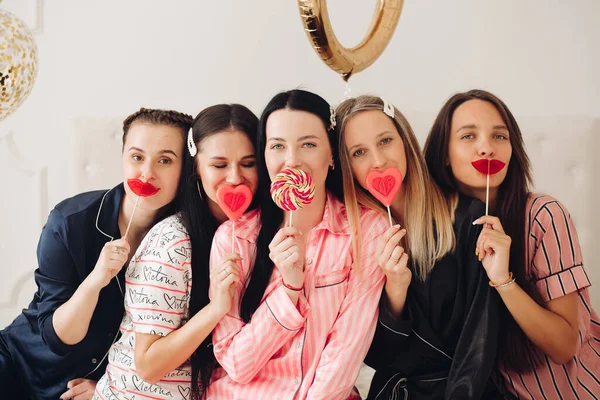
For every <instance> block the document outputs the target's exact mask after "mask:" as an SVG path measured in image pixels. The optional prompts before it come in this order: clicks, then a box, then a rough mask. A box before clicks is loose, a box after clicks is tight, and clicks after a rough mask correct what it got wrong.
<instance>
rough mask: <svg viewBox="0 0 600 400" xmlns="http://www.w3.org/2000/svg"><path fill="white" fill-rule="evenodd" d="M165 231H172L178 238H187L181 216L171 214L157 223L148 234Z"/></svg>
mask: <svg viewBox="0 0 600 400" xmlns="http://www.w3.org/2000/svg"><path fill="white" fill-rule="evenodd" d="M165 230H169V231H173V232H174V234H175V235H176V236H178V237H182V236H186V237H189V234H188V231H187V229H186V227H185V224H184V222H183V218H182V217H181V215H180V214H179V213H178V214H173V215H169V216H168V217H165V218H164V219H162V220H160V221H158V222H157V223H156V224H155V225H154V226H153V227H152V228H151V229H150V232H164V231H165Z"/></svg>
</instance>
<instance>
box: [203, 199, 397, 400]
mask: <svg viewBox="0 0 600 400" xmlns="http://www.w3.org/2000/svg"><path fill="white" fill-rule="evenodd" d="M360 223H361V229H362V252H363V253H362V259H361V261H360V270H359V271H356V270H354V269H353V265H354V258H353V254H352V240H351V238H352V236H351V233H350V232H351V230H350V227H349V224H348V221H347V218H346V212H345V207H344V205H343V203H341V202H340V201H338V200H337V199H335V198H334V197H333V196H331V195H328V197H327V202H326V205H325V212H324V215H323V220H322V222H321V223H320V224H319V225H317V226H316V227H315V228H313V229H312V230H311V232H310V233H309V234H308V235H307V238H306V240H307V243H306V255H305V257H306V258H305V267H306V275H305V280H304V290H303V291H302V293H301V294H300V298H299V300H298V303H297V305H296V306H294V304H293V303H292V301H291V300H290V299H289V297H288V295H287V294H286V292H285V289H284V287H283V286H282V283H281V282H282V280H281V274H280V273H279V271H278V270H277V267H274V269H273V274H272V276H271V280H270V282H269V284H268V286H267V288H266V290H265V294H264V296H263V299H262V301H261V304H260V306H259V307H258V309H257V310H256V312H255V313H254V315H253V316H252V319H251V320H250V322H249V323H247V324H246V323H244V322H243V320H242V319H241V318H240V316H239V304H240V300H241V295H242V294H241V292H242V286H241V285H236V293H235V298H234V306H232V309H231V311H230V312H229V313H228V314H227V315H226V316H225V317H224V318H223V319H222V320H221V322H220V323H219V324H218V325H217V327H216V328H215V330H214V332H213V343H214V351H215V356H216V359H217V361H218V362H219V364H220V365H221V366H222V367H223V369H220V370H218V371H217V372H216V373H215V376H214V379H213V383H212V384H211V385H210V386H209V391H208V399H211V400H215V399H254V400H258V399H277V400H283V399H306V398H309V399H327V400H335V399H346V398H348V397H349V396H351V391H352V388H353V385H354V382H355V380H356V378H357V376H358V372H359V369H360V366H361V363H362V361H363V359H364V357H365V355H366V353H367V350H368V348H369V345H370V344H371V340H372V338H373V334H374V332H375V324H376V322H377V313H378V303H379V298H380V295H381V291H382V287H383V284H384V277H385V276H384V274H383V272H382V271H381V269H380V268H379V266H378V265H377V261H376V254H375V252H376V247H377V242H378V240H379V237H380V235H381V234H382V233H383V232H384V231H385V230H386V228H387V219H386V218H385V216H383V215H382V214H380V213H378V212H375V211H372V210H366V209H361V218H360ZM259 229H260V215H259V211H257V210H255V211H252V212H250V213H247V214H246V215H244V216H243V217H242V218H241V219H240V220H239V221H238V222H237V223H236V226H235V249H234V251H235V252H237V253H238V254H240V255H241V256H242V257H243V260H242V261H241V273H242V281H243V284H244V285H245V284H246V283H247V282H248V280H249V278H250V273H251V268H252V264H253V262H254V257H255V250H256V238H257V236H258V233H259ZM231 232H232V224H231V222H226V223H225V224H223V225H221V227H220V228H219V230H218V231H217V233H216V235H215V238H214V241H213V245H212V250H211V265H216V264H218V263H219V262H220V260H221V259H222V258H223V256H224V255H225V254H227V253H231V250H232V249H231Z"/></svg>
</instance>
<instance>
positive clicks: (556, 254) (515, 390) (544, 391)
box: [499, 194, 600, 400]
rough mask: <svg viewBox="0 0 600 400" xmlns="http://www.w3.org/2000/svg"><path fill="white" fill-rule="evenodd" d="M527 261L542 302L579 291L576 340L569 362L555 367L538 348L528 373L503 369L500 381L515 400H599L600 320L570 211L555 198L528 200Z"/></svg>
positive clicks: (536, 196) (533, 196) (532, 197)
mask: <svg viewBox="0 0 600 400" xmlns="http://www.w3.org/2000/svg"><path fill="white" fill-rule="evenodd" d="M526 209H527V210H528V211H527V216H526V223H527V226H528V228H527V230H526V234H527V238H526V245H527V248H526V250H527V259H528V260H529V263H528V267H529V274H530V275H531V276H533V277H534V279H535V280H536V281H537V284H536V285H537V290H538V291H539V293H540V294H541V296H542V298H543V300H544V301H550V300H552V299H556V298H559V297H561V296H565V295H567V294H569V293H572V292H575V291H577V292H578V293H579V342H578V344H577V351H576V353H575V357H574V358H573V360H571V361H569V362H568V363H566V364H563V365H558V364H555V363H554V362H552V360H551V359H550V358H549V357H548V356H546V355H545V354H544V353H543V352H542V351H540V350H538V358H539V359H540V360H541V365H540V366H538V368H537V369H536V370H535V371H533V372H531V373H528V374H524V375H521V374H517V373H515V372H512V371H506V370H501V371H500V372H501V377H500V378H499V380H500V383H501V385H502V386H504V387H505V388H506V389H507V390H508V391H509V392H510V394H511V395H512V396H516V397H517V398H518V399H535V400H537V399H547V400H554V399H565V400H567V399H569V400H570V399H599V398H600V319H599V318H598V315H597V314H596V312H595V311H594V309H593V308H592V304H591V302H590V296H589V293H588V289H587V288H588V287H589V286H590V281H589V279H588V277H587V275H586V273H585V270H584V268H583V259H582V256H581V248H580V247H579V241H578V239H577V232H576V231H575V226H574V224H573V221H572V220H571V216H570V215H569V212H568V211H567V209H566V208H565V206H564V205H562V204H561V203H560V202H558V201H557V200H556V199H554V198H553V197H550V196H547V195H540V194H531V195H530V196H529V199H528V201H527V208H526Z"/></svg>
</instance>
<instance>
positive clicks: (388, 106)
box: [381, 98, 394, 119]
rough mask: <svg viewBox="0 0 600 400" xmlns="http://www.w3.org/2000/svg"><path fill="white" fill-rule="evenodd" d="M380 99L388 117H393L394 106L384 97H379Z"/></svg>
mask: <svg viewBox="0 0 600 400" xmlns="http://www.w3.org/2000/svg"><path fill="white" fill-rule="evenodd" d="M381 101H383V112H384V113H385V114H386V115H387V116H388V117H390V118H392V119H394V106H393V105H392V103H389V102H388V101H387V100H385V99H384V98H381Z"/></svg>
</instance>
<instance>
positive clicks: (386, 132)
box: [348, 130, 393, 153]
mask: <svg viewBox="0 0 600 400" xmlns="http://www.w3.org/2000/svg"><path fill="white" fill-rule="evenodd" d="M389 133H393V132H392V131H387V130H386V131H383V132H381V133H378V134H377V136H376V138H378V139H379V138H380V137H382V136H384V135H387V134H389ZM360 146H364V145H363V144H362V143H358V144H355V145H354V146H352V147H350V148H349V149H348V153H352V150H353V149H354V148H355V147H360Z"/></svg>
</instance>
